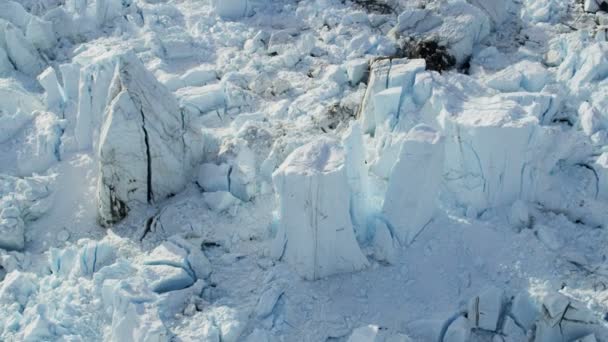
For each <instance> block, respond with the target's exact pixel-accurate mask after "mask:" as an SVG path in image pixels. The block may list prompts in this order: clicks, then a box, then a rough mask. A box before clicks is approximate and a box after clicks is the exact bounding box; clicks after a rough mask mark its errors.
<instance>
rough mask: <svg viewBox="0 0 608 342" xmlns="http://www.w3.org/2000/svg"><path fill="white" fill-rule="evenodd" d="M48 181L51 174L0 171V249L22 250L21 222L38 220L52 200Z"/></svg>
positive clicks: (50, 179)
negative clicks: (17, 174)
mask: <svg viewBox="0 0 608 342" xmlns="http://www.w3.org/2000/svg"><path fill="white" fill-rule="evenodd" d="M51 182H52V177H40V176H36V177H27V178H15V177H11V176H6V175H2V174H0V248H4V249H8V250H21V249H23V247H24V244H25V236H24V233H25V223H26V222H28V221H33V220H36V219H38V218H39V217H40V216H42V215H43V214H44V213H46V212H47V211H48V209H49V208H50V207H51V205H52V203H53V202H52V196H51V194H52V192H51V189H50V185H51Z"/></svg>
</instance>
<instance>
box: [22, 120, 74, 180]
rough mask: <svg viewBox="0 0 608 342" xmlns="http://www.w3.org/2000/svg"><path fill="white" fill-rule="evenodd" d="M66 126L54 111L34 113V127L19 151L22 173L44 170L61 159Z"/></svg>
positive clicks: (29, 131)
mask: <svg viewBox="0 0 608 342" xmlns="http://www.w3.org/2000/svg"><path fill="white" fill-rule="evenodd" d="M64 127H65V122H64V121H63V120H60V119H59V118H58V117H57V116H56V115H55V114H54V113H52V112H37V113H34V121H33V124H32V127H31V129H29V130H28V131H27V132H26V133H27V134H26V136H25V139H24V141H23V146H21V147H20V148H19V150H18V151H17V168H18V169H19V173H20V174H21V175H30V174H32V173H40V172H43V171H45V170H47V169H48V168H49V167H50V166H51V165H52V164H53V163H55V162H57V161H59V160H60V159H61V156H60V148H59V147H60V145H61V136H62V134H63V131H64Z"/></svg>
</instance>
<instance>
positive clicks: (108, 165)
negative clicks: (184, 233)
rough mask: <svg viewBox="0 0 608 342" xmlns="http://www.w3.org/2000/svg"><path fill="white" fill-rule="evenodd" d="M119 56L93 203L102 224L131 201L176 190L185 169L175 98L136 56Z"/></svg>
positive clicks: (147, 200) (123, 211) (155, 197)
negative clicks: (97, 209) (97, 207)
mask: <svg viewBox="0 0 608 342" xmlns="http://www.w3.org/2000/svg"><path fill="white" fill-rule="evenodd" d="M118 60H119V62H118V65H117V68H116V73H115V77H114V80H113V83H112V84H113V85H112V87H111V88H110V91H109V96H108V102H109V103H110V105H109V106H108V108H107V112H106V119H105V122H104V124H103V126H102V132H101V137H100V148H99V159H100V177H99V184H98V200H99V204H98V206H99V216H100V218H101V221H102V222H103V223H106V224H107V223H114V222H117V221H119V220H120V219H122V218H123V217H125V216H126V215H127V213H128V211H129V207H130V206H131V205H132V204H134V203H153V202H154V201H156V200H160V199H163V198H165V197H166V196H168V195H170V194H175V193H176V192H178V191H180V190H181V189H182V188H183V186H184V185H185V181H186V176H185V174H186V173H187V172H189V168H190V163H189V161H187V156H186V155H185V151H186V147H185V146H184V139H183V136H184V131H183V121H182V120H183V119H182V117H181V116H180V109H179V106H178V103H177V100H176V99H175V97H174V96H173V94H172V93H171V92H169V91H168V90H167V89H166V88H164V86H163V85H161V84H160V83H159V82H158V81H157V80H156V79H155V78H154V76H152V74H151V73H150V72H149V71H148V70H146V68H145V67H144V65H143V64H142V63H141V62H140V61H139V59H138V58H137V57H136V56H135V54H133V53H127V54H124V55H122V56H120V57H119V58H118Z"/></svg>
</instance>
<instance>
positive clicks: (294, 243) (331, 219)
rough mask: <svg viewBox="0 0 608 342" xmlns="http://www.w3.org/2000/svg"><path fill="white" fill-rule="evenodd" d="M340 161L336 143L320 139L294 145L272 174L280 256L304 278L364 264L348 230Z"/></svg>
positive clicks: (346, 195) (343, 170)
mask: <svg viewBox="0 0 608 342" xmlns="http://www.w3.org/2000/svg"><path fill="white" fill-rule="evenodd" d="M344 163H345V156H344V149H343V148H342V147H341V146H340V144H339V143H338V142H336V141H332V140H327V139H321V140H318V141H315V142H311V143H309V144H307V145H304V146H302V147H300V148H298V149H296V150H295V151H294V152H292V153H291V154H290V155H289V157H288V158H287V159H286V160H285V161H284V162H283V164H282V165H281V166H280V167H279V169H277V170H276V171H275V172H274V174H273V182H274V185H275V188H276V192H277V194H278V198H279V202H280V204H279V208H280V209H279V216H280V226H279V231H278V233H277V237H276V243H277V244H279V245H282V249H283V252H282V253H279V256H280V257H282V259H283V260H285V261H286V262H287V263H289V264H290V265H292V266H293V267H294V268H295V270H296V271H297V272H298V273H299V274H300V275H301V276H302V277H304V278H305V279H309V280H314V279H319V278H323V277H326V276H329V275H332V274H336V273H342V272H352V271H358V270H361V269H363V268H365V267H366V266H367V264H368V262H367V260H366V258H365V256H364V255H363V254H362V252H361V249H360V248H359V245H358V244H357V240H356V238H355V233H354V231H353V225H352V221H351V218H350V214H349V204H350V203H349V201H348V200H347V199H348V198H349V197H350V196H349V187H348V182H347V178H346V174H345V173H346V167H345V165H344ZM328 208H331V210H328Z"/></svg>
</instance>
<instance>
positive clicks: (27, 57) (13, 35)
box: [0, 23, 45, 76]
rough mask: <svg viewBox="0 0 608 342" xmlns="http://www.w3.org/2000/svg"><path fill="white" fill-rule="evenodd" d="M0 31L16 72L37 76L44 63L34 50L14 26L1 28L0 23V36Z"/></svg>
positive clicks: (0, 24)
mask: <svg viewBox="0 0 608 342" xmlns="http://www.w3.org/2000/svg"><path fill="white" fill-rule="evenodd" d="M2 31H4V38H5V40H6V51H7V55H8V57H9V58H10V60H11V61H12V62H13V63H14V64H15V66H16V67H17V70H19V71H21V72H23V73H25V74H27V75H30V76H36V75H38V74H39V73H40V72H41V71H42V70H43V69H44V66H45V63H44V61H43V60H42V58H41V57H40V54H39V53H38V51H37V50H36V48H35V47H34V46H33V45H32V44H31V43H30V42H29V41H28V40H27V39H26V38H25V36H24V35H23V33H22V31H21V30H19V29H18V28H17V27H15V26H14V25H12V24H7V25H5V26H4V27H2V23H0V34H2Z"/></svg>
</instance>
